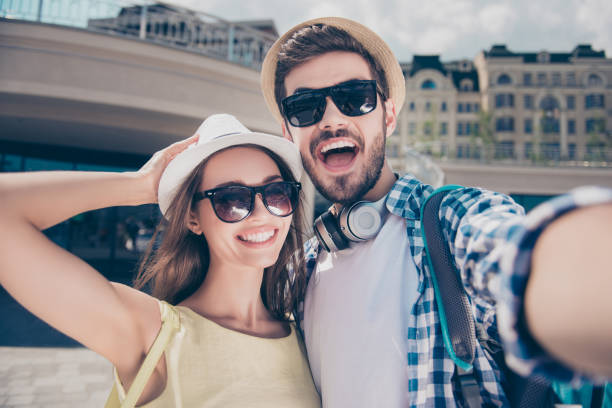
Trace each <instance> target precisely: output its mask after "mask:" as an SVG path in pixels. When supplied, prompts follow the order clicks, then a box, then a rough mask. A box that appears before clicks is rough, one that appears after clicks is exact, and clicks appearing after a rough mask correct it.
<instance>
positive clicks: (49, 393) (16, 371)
mask: <svg viewBox="0 0 612 408" xmlns="http://www.w3.org/2000/svg"><path fill="white" fill-rule="evenodd" d="M112 381H113V375H112V366H111V364H110V363H109V362H108V361H107V360H105V359H104V358H103V357H100V356H99V355H97V354H96V353H94V352H93V351H90V350H87V349H85V348H82V347H78V348H46V347H0V407H7V408H9V407H11V408H12V407H20V408H23V407H28V408H29V407H33V408H43V407H44V408H60V407H61V408H72V407H92V408H100V407H103V406H104V403H105V402H106V398H107V396H108V393H109V392H110V389H111V386H112Z"/></svg>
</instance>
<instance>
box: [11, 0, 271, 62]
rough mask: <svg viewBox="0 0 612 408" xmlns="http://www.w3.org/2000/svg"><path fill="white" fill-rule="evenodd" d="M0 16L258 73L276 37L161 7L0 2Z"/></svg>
mask: <svg viewBox="0 0 612 408" xmlns="http://www.w3.org/2000/svg"><path fill="white" fill-rule="evenodd" d="M0 17H3V18H9V19H20V20H28V21H37V22H40V23H48V24H58V25H64V26H71V27H78V28H83V29H87V30H91V31H96V32H103V33H110V34H114V35H120V36H127V37H132V38H139V39H141V40H146V41H152V42H155V43H159V44H164V45H168V46H173V47H179V48H182V49H187V50H189V51H193V52H197V53H201V54H204V55H206V56H209V57H213V58H217V59H224V60H227V61H231V62H234V63H237V64H240V65H243V66H246V67H249V68H253V69H256V70H259V69H260V68H261V64H262V62H263V59H264V58H265V56H266V52H267V51H268V49H270V47H271V46H272V44H273V43H274V41H275V40H276V36H274V35H272V34H270V33H268V32H265V31H262V30H258V29H256V28H254V27H252V26H250V25H249V24H247V23H232V22H229V21H226V20H223V19H221V18H219V17H216V16H213V15H211V14H207V13H203V12H199V11H194V10H189V9H186V8H183V7H178V6H174V5H169V4H165V3H161V2H155V3H148V2H134V1H121V0H0Z"/></svg>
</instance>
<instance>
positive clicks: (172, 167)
mask: <svg viewBox="0 0 612 408" xmlns="http://www.w3.org/2000/svg"><path fill="white" fill-rule="evenodd" d="M244 145H255V146H261V147H264V148H266V149H269V150H271V151H272V152H274V153H276V154H277V155H278V156H279V157H280V158H281V159H282V160H283V162H284V163H285V164H286V165H287V167H289V170H290V171H291V174H292V175H293V177H294V178H295V179H296V180H299V179H300V177H301V176H302V162H301V159H300V153H299V151H298V150H297V147H296V146H295V145H294V144H293V143H292V142H290V141H288V140H286V139H283V138H282V137H280V136H272V135H268V134H265V133H256V132H249V133H239V134H234V135H228V136H224V137H221V138H219V139H217V140H212V141H210V142H207V143H205V144H202V145H199V146H196V145H194V146H193V147H191V148H188V149H187V150H185V151H183V152H181V153H179V154H178V155H177V156H176V157H174V159H172V161H171V162H170V163H168V166H166V169H165V170H164V172H163V174H162V176H161V178H160V180H159V187H158V190H157V200H158V204H159V209H160V210H161V212H162V214H164V216H165V215H166V212H167V211H168V208H169V207H170V204H171V203H172V200H174V197H175V195H176V193H177V192H178V189H179V188H180V187H181V186H182V185H183V183H184V182H185V180H186V179H187V177H188V176H189V175H190V174H191V172H192V171H193V170H194V169H195V168H196V167H197V166H198V165H199V164H200V163H201V162H202V161H203V160H205V159H207V158H209V157H210V156H212V155H213V154H215V153H217V152H219V151H221V150H224V149H226V148H230V147H240V146H244Z"/></svg>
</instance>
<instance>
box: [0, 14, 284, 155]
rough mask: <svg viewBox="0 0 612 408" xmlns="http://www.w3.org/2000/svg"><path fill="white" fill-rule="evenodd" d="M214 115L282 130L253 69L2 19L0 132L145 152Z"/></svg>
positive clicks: (4, 135)
mask: <svg viewBox="0 0 612 408" xmlns="http://www.w3.org/2000/svg"><path fill="white" fill-rule="evenodd" d="M218 112H228V113H232V114H234V115H236V116H237V117H238V118H239V119H240V120H241V121H243V123H244V124H245V125H246V126H247V127H249V128H250V129H252V130H256V131H264V132H269V133H276V134H278V133H279V131H280V127H279V126H278V125H277V124H276V122H275V121H274V119H273V117H272V115H271V114H269V113H268V111H267V109H266V107H265V104H264V100H263V97H262V95H261V92H260V90H259V73H258V72H257V71H255V70H252V69H249V68H245V67H242V66H239V65H237V64H233V63H230V62H227V61H221V60H216V59H213V58H210V57H205V56H203V55H200V54H197V53H194V52H189V51H185V50H182V49H179V48H175V47H170V46H164V45H158V44H155V43H152V42H148V41H142V40H139V39H134V38H124V37H120V36H114V35H106V34H99V33H95V32H91V31H87V30H81V29H75V28H69V27H60V26H53V25H46V24H37V23H30V22H23V21H14V20H2V22H1V24H0V128H2V129H3V131H2V135H1V137H2V139H6V140H20V141H25V142H39V143H48V144H60V145H62V144H66V145H71V146H79V147H90V148H104V149H105V150H109V149H110V150H116V151H125V152H131V153H151V152H153V151H155V150H156V149H158V148H160V147H162V146H164V145H167V144H168V143H169V142H171V141H173V140H177V139H181V138H184V137H187V136H189V135H191V134H192V133H193V131H194V130H195V129H196V128H197V126H198V125H199V123H200V122H201V120H202V119H204V118H205V117H207V116H208V115H210V114H212V113H218ZM94 135H96V137H95V139H93V136H94ZM125 135H128V136H129V137H125ZM101 140H102V141H103V145H104V146H100V144H101Z"/></svg>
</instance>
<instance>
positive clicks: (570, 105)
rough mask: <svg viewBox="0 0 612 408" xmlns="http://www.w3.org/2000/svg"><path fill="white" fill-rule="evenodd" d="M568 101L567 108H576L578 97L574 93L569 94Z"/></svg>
mask: <svg viewBox="0 0 612 408" xmlns="http://www.w3.org/2000/svg"><path fill="white" fill-rule="evenodd" d="M566 102H567V110H574V109H576V97H575V96H574V95H567V97H566Z"/></svg>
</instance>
